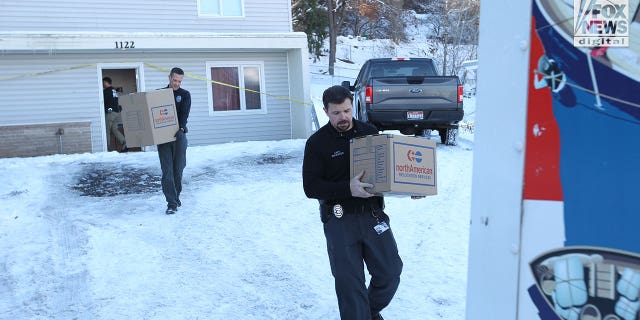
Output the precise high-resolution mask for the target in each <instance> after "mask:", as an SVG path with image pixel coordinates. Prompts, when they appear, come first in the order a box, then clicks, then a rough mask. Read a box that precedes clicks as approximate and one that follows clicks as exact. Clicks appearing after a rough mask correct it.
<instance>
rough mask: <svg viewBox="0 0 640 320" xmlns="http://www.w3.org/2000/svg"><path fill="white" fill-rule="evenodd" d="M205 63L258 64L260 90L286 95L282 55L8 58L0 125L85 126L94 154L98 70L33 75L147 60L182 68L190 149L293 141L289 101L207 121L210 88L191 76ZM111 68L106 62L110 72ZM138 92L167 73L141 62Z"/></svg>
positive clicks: (158, 84) (0, 87) (0, 72)
mask: <svg viewBox="0 0 640 320" xmlns="http://www.w3.org/2000/svg"><path fill="white" fill-rule="evenodd" d="M207 61H262V62H263V63H264V76H265V88H264V91H266V92H268V93H269V94H272V95H275V96H283V97H287V96H288V95H289V81H288V67H287V53H286V52H199V53H127V54H114V53H101V54H90V53H76V54H65V53H60V54H55V55H47V54H11V55H6V56H4V57H3V59H0V79H3V78H8V77H11V76H17V75H28V74H32V75H28V76H25V77H21V78H17V79H12V80H5V81H1V82H0V96H2V97H3V99H2V100H1V101H2V102H0V112H2V113H3V117H1V118H0V126H8V125H28V124H44V123H66V122H88V123H90V139H91V146H92V151H93V152H98V151H102V150H106V147H105V141H103V137H102V130H103V126H104V124H103V122H104V120H103V119H102V117H103V116H102V113H101V109H102V106H101V95H102V87H101V84H102V83H101V74H100V70H98V67H97V65H92V66H89V67H84V68H79V69H74V70H65V71H59V72H50V73H45V74H39V75H38V74H37V73H42V72H46V71H51V70H57V69H61V68H69V67H73V66H79V65H84V64H112V63H127V64H131V63H150V64H153V65H157V66H161V67H163V68H171V67H173V66H179V67H181V68H183V69H184V70H185V72H186V73H187V77H185V79H184V81H183V84H182V86H183V88H185V89H187V90H189V91H190V92H191V95H192V107H191V114H190V116H189V123H188V128H189V130H190V133H189V134H188V138H189V142H190V145H192V146H195V145H208V144H215V143H224V142H230V141H249V140H280V139H289V138H291V110H290V108H291V104H290V103H289V101H287V100H282V99H278V98H275V97H267V98H266V105H267V111H268V112H267V113H266V114H243V115H233V116H211V115H210V113H209V103H208V94H207V89H208V86H209V83H208V82H206V81H202V80H199V79H195V78H193V77H190V76H189V75H194V76H196V77H204V78H206V72H207V70H206V62H207ZM112 67H113V66H112V65H110V66H109V68H112ZM140 76H141V77H142V79H143V80H144V82H143V83H141V88H140V90H144V91H150V90H154V89H157V88H162V87H165V86H166V85H167V83H168V78H167V76H168V72H167V71H165V70H157V69H155V68H153V67H151V66H148V65H145V66H144V67H143V70H141V75H140Z"/></svg>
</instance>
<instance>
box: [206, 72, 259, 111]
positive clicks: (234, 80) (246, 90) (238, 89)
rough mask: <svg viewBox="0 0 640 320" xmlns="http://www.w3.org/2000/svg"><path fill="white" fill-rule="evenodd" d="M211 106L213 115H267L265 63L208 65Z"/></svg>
mask: <svg viewBox="0 0 640 320" xmlns="http://www.w3.org/2000/svg"><path fill="white" fill-rule="evenodd" d="M207 70H208V71H207V78H208V79H209V80H211V85H210V86H209V107H210V110H212V111H213V113H214V114H224V113H242V112H253V113H255V112H259V113H264V112H266V106H265V101H264V95H263V94H260V93H261V92H263V90H264V89H263V88H264V79H263V78H264V76H263V75H262V70H263V65H262V63H255V62H253V63H252V62H246V63H242V62H237V63H224V64H219V63H207Z"/></svg>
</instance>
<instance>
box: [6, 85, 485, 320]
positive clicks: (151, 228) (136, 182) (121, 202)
mask: <svg viewBox="0 0 640 320" xmlns="http://www.w3.org/2000/svg"><path fill="white" fill-rule="evenodd" d="M319 81H320V80H318V79H315V80H314V87H315V88H324V87H326V86H328V85H329V84H328V83H318V82H319ZM319 94H321V92H318V91H317V90H315V89H314V95H319ZM316 109H318V108H316ZM468 136H472V134H469V135H468ZM432 138H433V139H437V137H432ZM472 145H473V142H472V139H471V140H469V139H466V138H464V137H462V139H461V143H460V144H459V145H458V146H444V145H441V144H438V149H437V152H438V165H439V168H438V175H439V180H438V181H439V186H438V193H439V194H438V195H437V196H432V197H428V198H426V199H422V200H411V199H408V198H400V197H388V198H387V210H386V211H387V212H388V214H389V215H390V216H391V225H392V228H393V230H394V234H395V235H396V240H397V242H398V246H399V250H400V255H401V257H402V258H403V260H404V263H405V266H404V272H403V274H402V283H401V285H400V288H399V290H398V292H397V295H396V297H395V299H394V300H393V302H392V303H391V305H390V306H389V307H388V308H387V309H386V310H385V311H384V315H385V317H387V318H389V319H441V318H445V319H462V318H463V317H464V310H465V308H464V303H465V290H466V288H465V286H466V267H467V241H468V224H469V210H470V186H471V162H472ZM303 150H304V140H287V141H268V142H243V143H229V144H221V145H212V146H205V147H190V148H189V150H188V155H187V157H188V165H187V168H186V170H185V186H184V192H183V197H182V199H183V203H184V205H183V206H182V207H181V208H180V211H179V212H178V214H176V215H174V216H166V215H165V214H164V209H165V202H164V197H163V195H162V192H161V190H160V187H159V178H160V169H159V162H158V158H157V155H156V153H154V152H145V153H129V154H118V153H114V152H111V153H95V154H80V155H56V156H48V157H36V158H25V159H15V158H14V159H0V179H1V180H2V181H4V183H3V184H2V185H0V198H1V199H2V202H3V204H4V206H5V208H6V209H5V210H3V211H2V213H0V319H73V318H77V319H338V318H339V316H338V313H337V302H336V299H335V294H334V291H333V279H332V276H331V273H330V269H329V262H328V258H327V254H326V247H325V242H324V235H323V233H322V225H321V222H320V220H319V215H318V204H317V201H316V200H312V199H307V198H306V197H305V195H304V192H303V190H302V184H301V172H300V171H301V164H302V155H303Z"/></svg>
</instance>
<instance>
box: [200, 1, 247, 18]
mask: <svg viewBox="0 0 640 320" xmlns="http://www.w3.org/2000/svg"><path fill="white" fill-rule="evenodd" d="M242 2H243V0H198V14H199V15H205V16H219V17H242V16H244V12H243V11H244V10H243V7H244V6H243V3H242Z"/></svg>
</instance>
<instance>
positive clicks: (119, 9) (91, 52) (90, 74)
mask: <svg viewBox="0 0 640 320" xmlns="http://www.w3.org/2000/svg"><path fill="white" fill-rule="evenodd" d="M307 55H308V51H307V42H306V35H305V34H304V33H298V32H293V31H292V26H291V5H290V0H225V1H222V0H185V1H174V2H167V1H163V0H140V1H125V0H112V1H107V2H97V1H81V0H60V1H57V2H51V1H45V0H9V1H0V57H1V58H0V97H1V99H0V111H1V113H2V114H3V117H0V137H1V139H0V157H25V156H37V155H47V154H56V153H82V152H103V151H108V149H107V145H108V144H107V139H109V137H108V136H107V134H106V130H105V121H104V118H105V115H104V108H103V107H102V106H103V97H102V78H103V77H105V76H109V77H111V78H112V79H113V85H114V87H116V88H117V89H118V91H120V92H121V94H127V93H132V92H143V91H150V90H155V89H158V88H162V87H165V86H167V84H168V72H169V69H170V68H172V67H174V66H177V67H181V68H182V69H183V70H184V71H185V74H186V75H185V78H184V81H183V83H182V87H183V88H185V89H187V90H189V91H190V92H191V96H192V105H191V113H190V116H189V123H188V125H187V126H188V128H189V135H188V138H189V143H190V145H191V146H196V145H209V144H216V143H224V142H230V141H250V140H280V139H291V138H306V137H307V136H308V134H309V133H310V131H311V120H310V117H311V113H310V112H311V105H310V103H309V100H310V99H309V79H308V70H307V61H308V56H307ZM221 84H229V85H230V86H227V85H221ZM245 88H246V89H250V90H251V91H247V90H244V89H245ZM255 91H258V92H260V94H256V93H255ZM151 149H153V147H150V148H147V150H151Z"/></svg>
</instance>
